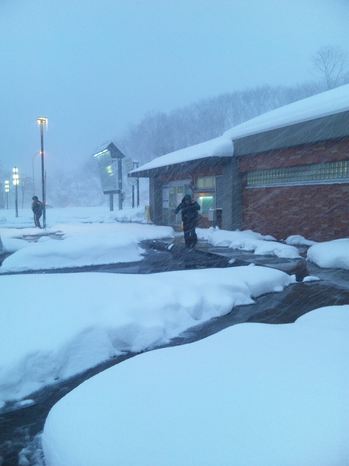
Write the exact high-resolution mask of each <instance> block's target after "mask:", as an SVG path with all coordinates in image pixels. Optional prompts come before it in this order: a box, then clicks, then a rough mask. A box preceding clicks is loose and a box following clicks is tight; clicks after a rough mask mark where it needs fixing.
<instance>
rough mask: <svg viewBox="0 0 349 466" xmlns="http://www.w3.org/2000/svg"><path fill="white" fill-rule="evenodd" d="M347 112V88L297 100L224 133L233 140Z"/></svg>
mask: <svg viewBox="0 0 349 466" xmlns="http://www.w3.org/2000/svg"><path fill="white" fill-rule="evenodd" d="M348 110H349V84H345V85H343V86H339V87H337V88H335V89H331V90H329V91H325V92H321V93H319V94H315V95H313V96H310V97H306V98H305V99H302V100H297V101H295V102H292V103H290V104H287V105H283V106H282V107H278V108H275V109H273V110H271V111H269V112H266V113H263V114H261V115H258V116H256V117H254V118H251V119H250V120H247V121H245V122H243V123H241V124H239V125H237V126H234V127H233V128H230V129H228V130H227V131H225V132H224V133H223V136H227V137H230V138H231V139H232V140H235V139H240V138H244V137H247V136H252V135H254V134H259V133H264V132H266V131H271V130H274V129H280V128H284V127H287V126H292V125H295V124H297V123H304V122H306V121H311V120H316V119H318V118H323V117H326V116H329V115H335V114H337V113H342V112H345V111H348Z"/></svg>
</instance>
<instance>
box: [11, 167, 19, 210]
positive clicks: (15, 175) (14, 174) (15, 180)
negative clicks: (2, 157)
mask: <svg viewBox="0 0 349 466" xmlns="http://www.w3.org/2000/svg"><path fill="white" fill-rule="evenodd" d="M12 183H13V186H14V187H15V211H16V217H18V185H19V173H18V168H17V167H14V168H12Z"/></svg>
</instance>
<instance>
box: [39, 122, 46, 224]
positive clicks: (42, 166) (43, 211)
mask: <svg viewBox="0 0 349 466" xmlns="http://www.w3.org/2000/svg"><path fill="white" fill-rule="evenodd" d="M36 121H37V123H38V125H39V127H40V148H41V150H40V156H41V189H42V204H43V210H42V224H43V228H46V183H45V181H46V180H45V175H46V174H45V150H44V129H45V128H46V126H47V123H48V119H47V118H46V117H39V118H38V119H37V120H36Z"/></svg>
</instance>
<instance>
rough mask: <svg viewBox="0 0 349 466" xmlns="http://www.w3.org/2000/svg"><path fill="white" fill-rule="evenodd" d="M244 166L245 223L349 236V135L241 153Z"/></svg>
mask: <svg viewBox="0 0 349 466" xmlns="http://www.w3.org/2000/svg"><path fill="white" fill-rule="evenodd" d="M239 171H240V174H241V178H242V212H243V214H242V228H244V229H245V228H248V229H252V230H255V231H259V232H261V233H265V234H271V235H273V236H275V237H277V238H286V237H287V236H289V235H292V234H295V233H297V234H301V235H303V236H305V237H306V238H310V239H313V240H316V241H323V240H327V239H333V238H339V237H345V236H349V137H347V138H343V139H339V140H331V141H324V142H319V143H314V144H304V145H300V146H297V147H293V148H286V149H279V150H273V151H269V152H263V153H260V154H258V155H249V156H244V157H240V158H239ZM268 175H269V179H268Z"/></svg>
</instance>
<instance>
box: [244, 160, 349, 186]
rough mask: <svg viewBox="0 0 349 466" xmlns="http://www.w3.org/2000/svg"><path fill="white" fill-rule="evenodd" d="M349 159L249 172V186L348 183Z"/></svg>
mask: <svg viewBox="0 0 349 466" xmlns="http://www.w3.org/2000/svg"><path fill="white" fill-rule="evenodd" d="M348 182H349V160H341V161H339V162H328V163H317V164H312V165H303V166H297V167H288V168H273V169H270V170H254V171H250V172H248V173H247V182H246V187H247V188H262V187H263V188H264V187H269V186H303V185H312V184H330V183H348Z"/></svg>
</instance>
